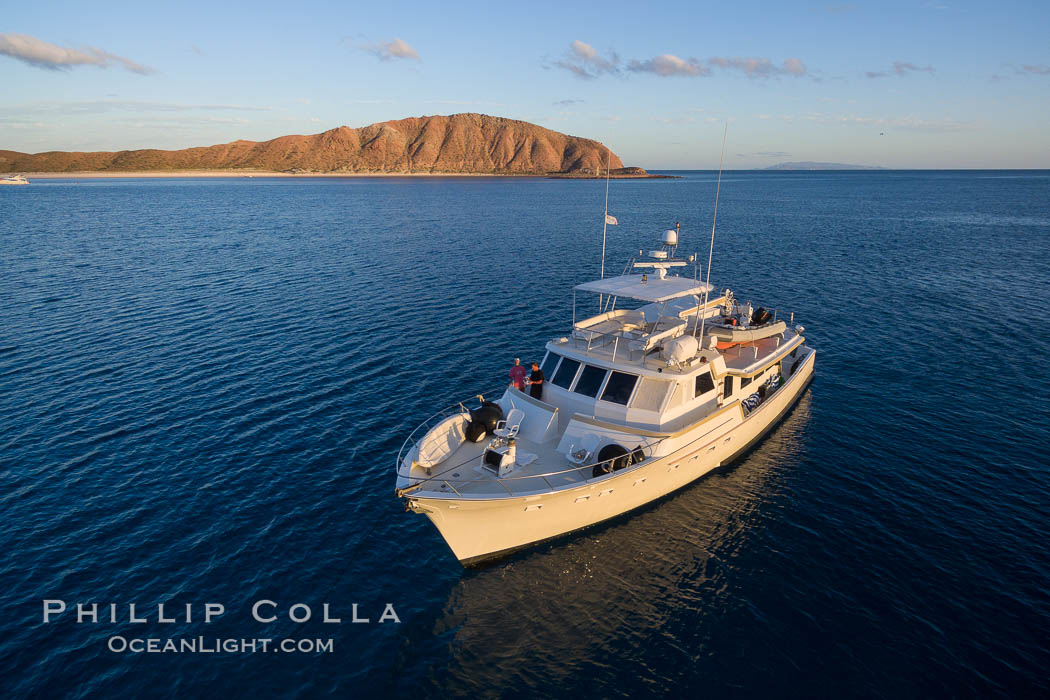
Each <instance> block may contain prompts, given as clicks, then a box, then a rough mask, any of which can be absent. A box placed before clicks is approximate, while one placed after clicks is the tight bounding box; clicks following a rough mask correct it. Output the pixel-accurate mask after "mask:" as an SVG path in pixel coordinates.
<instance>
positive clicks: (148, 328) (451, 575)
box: [0, 171, 1050, 698]
mask: <svg viewBox="0 0 1050 700" xmlns="http://www.w3.org/2000/svg"><path fill="white" fill-rule="evenodd" d="M679 174H680V175H683V177H682V178H681V179H675V180H652V181H617V182H614V183H612V187H611V192H610V199H609V210H610V213H612V214H614V215H615V216H617V217H618V218H619V221H620V225H619V226H616V227H610V231H609V251H610V252H609V257H608V260H609V264H608V269H609V270H611V271H612V272H614V273H616V274H618V273H619V272H620V270H621V269H622V265H623V263H624V261H625V260H626V258H627V257H628V256H629V255H630V254H632V252H635V253H636V252H637V250H638V249H639V248H643V247H645V248H648V247H651V246H652V245H653V244H654V243H655V242H656V240H657V236H658V235H659V233H660V232H661V231H662V230H663V229H666V228H668V227H669V226H671V225H673V224H674V222H676V221H681V223H682V236H681V237H682V249H683V250H685V251H688V252H692V251H698V252H701V253H702V255H703V256H704V257H706V250H707V247H706V246H707V239H708V236H709V235H710V227H711V213H712V205H713V201H714V190H715V175H714V174H713V173H709V172H688V173H679ZM603 198H604V183H601V182H595V181H564V180H545V179H497V178H447V179H446V178H425V179H423V178H420V179H400V178H382V179H380V178H376V179H365V178H359V179H294V180H293V179H207V180H206V179H183V180H178V179H176V180H94V181H81V182H74V181H72V180H52V181H44V180H41V181H37V182H34V183H33V184H32V185H31V186H29V187H21V188H15V187H7V188H0V552H2V553H3V567H2V569H0V688H2V691H0V695H2V696H3V697H19V696H30V695H38V696H47V697H58V696H72V697H124V696H130V695H147V696H168V697H176V696H178V697H182V696H201V695H204V696H210V697H220V696H221V697H225V698H232V697H246V696H254V697H263V696H269V695H279V696H283V697H327V696H332V697H341V696H355V697H356V696H377V697H378V696H382V697H389V696H392V695H395V694H396V695H403V696H413V697H416V696H424V697H425V696H437V695H443V694H448V693H458V694H465V695H468V696H476V695H481V696H490V695H495V694H505V695H521V694H526V693H538V694H542V695H548V696H551V695H556V696H566V695H576V696H578V697H602V696H605V697H608V696H618V697H637V696H639V695H643V694H649V693H662V694H663V693H666V694H674V695H676V696H687V697H689V696H692V697H696V696H710V697H724V696H727V695H731V696H759V695H763V696H769V695H772V696H797V697H812V696H830V697H842V696H866V697H894V698H896V697H900V696H907V697H930V696H933V697H949V696H951V697H972V696H989V695H1001V696H1013V697H1022V696H1034V695H1042V696H1044V697H1045V696H1046V694H1047V693H1050V680H1048V672H1047V668H1048V667H1050V633H1048V630H1050V468H1048V464H1050V459H1048V458H1047V443H1048V437H1050V436H1048V428H1047V426H1048V425H1050V410H1048V398H1047V397H1048V396H1050V371H1048V369H1047V363H1048V358H1050V318H1048V311H1050V174H1048V173H1047V172H1045V171H1044V172H892V171H880V172H839V173H827V172H825V173H771V172H731V173H727V174H725V176H724V177H723V180H722V193H721V201H720V203H719V218H718V242H717V246H716V249H715V256H714V266H713V274H712V281H713V282H714V283H715V284H716V285H717V286H718V287H726V286H728V287H731V288H732V289H733V290H734V291H735V292H736V294H737V296H738V298H741V299H751V300H754V301H755V302H756V303H759V304H763V305H766V306H773V307H776V308H777V309H781V310H784V311H788V312H790V311H794V312H795V320H796V323H802V324H804V325H805V326H806V328H807V332H806V335H807V336H808V337H809V338H810V341H811V344H812V345H813V346H814V347H816V348H817V349H818V350H819V355H818V359H817V376H816V380H815V381H814V382H813V384H812V386H811V388H810V389H809V390H808V391H807V392H806V394H805V395H804V397H803V398H802V400H801V402H800V403H799V404H798V406H797V407H796V408H795V410H794V411H793V412H792V413H791V414H790V415H789V416H788V417H787V418H786V419H785V420H784V422H783V423H782V424H780V426H779V427H778V428H777V429H776V430H775V431H774V432H773V433H772V434H771V435H770V436H769V437H768V438H767V439H766V440H765V441H764V442H763V443H761V444H760V445H759V446H758V447H757V449H755V450H754V451H753V452H752V453H751V454H750V455H748V456H747V457H746V458H744V459H742V460H741V461H739V462H737V463H736V464H735V465H733V466H731V467H728V468H725V469H723V470H721V471H719V472H717V473H715V474H712V475H710V476H709V477H707V478H704V479H702V480H700V481H699V482H697V483H695V484H693V485H692V486H691V487H689V488H687V489H685V490H683V491H681V492H679V493H677V494H675V495H673V496H671V497H669V498H668V499H666V500H664V501H662V502H661V503H659V504H656V505H654V506H651V507H649V508H647V509H645V510H643V511H642V512H638V513H636V514H634V515H632V516H630V517H627V518H623V519H620V520H616V521H614V522H612V523H610V524H607V525H604V526H601V527H598V528H596V529H592V530H589V531H585V532H583V533H581V534H578V535H576V536H572V537H570V538H568V539H566V540H563V541H559V542H555V543H552V544H548V545H544V546H541V547H538V548H535V549H533V550H530V551H527V552H524V553H521V554H518V555H515V556H514V557H512V558H510V559H509V560H506V561H503V562H501V563H498V564H496V565H494V566H490V567H488V568H485V569H481V570H469V571H467V570H463V569H462V568H461V567H460V565H459V564H458V563H457V562H456V561H455V559H454V558H453V557H452V556H451V554H450V552H449V551H448V549H447V547H446V546H445V544H444V542H443V541H442V540H441V538H440V537H439V535H438V534H437V532H436V531H435V530H434V529H433V528H432V527H431V526H430V524H429V522H428V521H426V520H425V519H424V518H422V517H421V516H416V515H412V514H407V513H404V512H403V511H402V508H401V505H400V504H399V502H398V501H397V499H395V497H394V493H393V491H394V458H395V456H396V454H397V451H398V448H399V447H400V445H401V441H402V440H403V439H404V437H405V435H406V433H407V431H409V430H410V429H411V428H412V427H414V426H415V424H416V423H417V422H418V421H420V420H421V419H422V418H424V417H426V416H427V415H429V414H430V413H432V412H434V411H435V410H437V408H439V407H443V406H445V405H448V404H450V403H452V402H454V401H456V400H459V399H463V398H465V397H469V396H472V395H473V394H474V393H476V392H477V391H482V390H485V389H489V388H491V387H493V386H499V385H500V384H502V382H504V381H505V380H506V371H507V369H508V367H509V365H510V363H511V361H512V360H513V358H514V357H516V356H519V357H521V358H522V359H523V361H528V360H531V359H535V358H539V357H541V353H542V350H543V344H544V342H545V341H546V340H547V339H548V338H550V337H553V336H557V335H562V334H563V333H564V332H565V330H566V328H567V327H568V324H569V321H570V317H571V301H572V294H571V288H572V286H573V285H574V284H578V283H580V282H583V281H586V280H588V279H591V278H593V277H595V276H596V275H597V273H598V264H599V251H600V245H601V215H602V211H601V209H602V202H603ZM45 599H59V600H63V601H65V603H66V605H67V606H68V608H69V610H68V611H67V612H66V613H64V614H62V615H59V616H57V617H56V618H55V619H53V620H52V622H50V623H49V624H44V623H43V621H42V619H43V615H42V610H43V601H44V600H45ZM259 600H271V601H273V602H274V603H275V604H276V606H275V608H269V607H266V608H264V610H263V612H264V613H267V612H269V611H270V610H271V609H273V610H275V612H276V614H277V615H278V619H277V621H275V622H273V623H270V624H261V623H258V622H256V621H254V620H253V619H252V617H251V607H252V604H253V603H254V602H255V601H259ZM77 603H83V604H90V603H99V604H100V608H101V610H100V618H102V620H100V622H98V623H94V624H93V623H91V622H88V621H84V622H82V623H79V624H78V623H77V622H76V616H75V612H74V610H75V605H76V604H77ZM110 603H116V604H118V609H117V610H118V611H117V617H118V621H117V622H116V623H111V622H108V621H105V620H106V619H107V618H108V614H109V608H108V605H109V604H110ZM129 603H135V604H136V606H137V612H138V614H140V615H142V614H145V616H146V617H147V619H148V622H146V623H132V622H130V621H129V611H128V608H127V605H128V604H129ZM158 603H165V604H166V608H167V614H169V615H170V614H172V612H174V613H176V614H177V616H178V619H177V621H176V622H174V623H168V624H161V623H158V622H157V619H156V618H157V610H156V605H157V604H158ZM206 603H219V604H222V605H223V606H224V607H225V611H226V612H225V614H223V615H221V616H219V617H217V618H216V619H214V620H213V621H212V622H210V623H207V624H206V623H204V621H203V617H204V605H205V604H206ZM299 603H301V604H305V605H308V606H310V609H311V612H312V618H311V619H310V620H309V621H308V622H304V623H301V624H299V623H295V622H293V621H291V620H290V619H289V616H288V613H289V608H290V607H291V606H293V605H295V604H299ZM325 603H327V604H329V608H330V617H338V618H341V620H342V624H330V623H329V624H326V623H324V622H322V620H321V618H322V606H323V605H324V604H325ZM386 603H391V604H392V605H393V608H394V610H395V612H396V615H397V616H398V617H399V619H400V621H401V622H400V624H398V623H394V622H384V623H383V624H379V622H378V619H379V617H380V615H381V613H382V612H383V609H384V606H385V604H386ZM187 604H189V605H190V606H191V611H192V618H191V621H190V622H186V621H185V619H184V618H185V612H184V608H185V606H186V605H187ZM354 604H357V606H358V607H357V615H358V617H359V618H368V619H370V621H371V622H370V623H368V624H364V623H358V624H355V623H353V622H351V619H352V617H353V607H352V606H353V605H354ZM293 612H294V613H295V614H296V615H297V616H299V617H301V616H302V615H303V612H304V610H303V608H296V609H295V611H293ZM113 637H123V638H124V639H125V640H132V639H146V638H157V639H159V640H161V641H162V642H163V640H165V639H169V638H171V639H176V640H178V639H189V638H198V637H203V638H204V642H205V646H207V644H208V643H210V641H209V640H211V641H214V640H215V639H236V640H240V639H251V638H272V639H274V640H278V639H292V640H299V641H302V640H307V641H309V640H322V642H324V641H325V640H331V643H332V649H331V651H322V652H316V651H315V652H312V653H285V652H271V653H262V652H256V653H240V652H234V653H231V652H219V653H210V654H208V653H171V652H169V653H132V652H130V651H111V650H110V648H109V647H110V645H111V644H112V642H111V639H112V638H113Z"/></svg>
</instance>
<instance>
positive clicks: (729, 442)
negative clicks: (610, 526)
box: [406, 351, 815, 566]
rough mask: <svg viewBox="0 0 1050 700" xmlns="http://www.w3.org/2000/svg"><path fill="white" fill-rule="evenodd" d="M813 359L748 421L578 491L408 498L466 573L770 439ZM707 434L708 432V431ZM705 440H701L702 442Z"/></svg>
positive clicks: (726, 424)
mask: <svg viewBox="0 0 1050 700" xmlns="http://www.w3.org/2000/svg"><path fill="white" fill-rule="evenodd" d="M814 362H815V353H814V352H813V351H810V353H809V355H808V356H807V357H806V358H805V359H804V360H803V361H802V362H801V363H800V364H799V366H798V367H797V368H796V369H795V372H794V373H793V374H792V375H791V377H789V378H788V379H787V381H786V382H785V384H784V386H783V387H781V389H780V390H779V391H777V392H776V393H775V394H773V395H772V396H770V398H769V399H767V400H766V401H765V402H763V403H762V405H761V406H759V407H758V408H757V409H755V410H754V411H753V412H752V413H751V414H750V415H748V416H747V417H746V418H745V416H744V412H743V409H742V408H739V409H737V408H734V409H733V410H731V411H729V414H730V415H731V417H732V420H731V421H720V426H719V428H717V429H716V430H714V431H711V430H710V429H709V428H707V427H705V426H704V425H703V424H698V425H697V427H696V431H695V432H694V431H690V432H687V433H685V434H683V435H681V436H680V437H678V443H679V444H680V447H678V448H676V449H675V450H674V451H673V452H671V453H669V454H667V455H666V456H663V457H658V458H655V459H653V460H651V461H648V462H645V463H642V464H640V465H638V466H637V467H633V468H629V469H625V470H622V471H619V472H613V473H612V474H610V475H608V476H607V477H604V478H600V479H595V480H592V481H589V482H587V483H585V484H581V485H580V486H577V487H573V488H569V489H564V490H558V491H553V492H548V493H542V494H535V495H527V496H517V497H504V498H434V497H428V496H406V500H407V502H408V507H409V509H410V510H414V511H417V512H420V513H423V514H424V515H426V516H427V517H428V518H430V520H431V522H433V523H434V526H435V527H437V529H438V531H439V532H440V533H441V535H442V537H444V539H445V541H446V542H447V543H448V545H449V547H450V548H451V549H452V552H453V554H454V555H455V556H456V558H457V559H459V561H460V563H462V564H463V565H464V566H472V565H476V564H478V563H481V562H484V561H487V560H491V559H495V558H499V557H501V556H504V555H506V554H509V553H510V552H512V551H514V550H517V549H521V548H523V547H527V546H530V545H534V544H536V543H539V542H542V541H544V540H549V539H552V538H555V537H559V536H561V535H565V534H568V533H570V532H574V531H576V530H580V529H583V528H586V527H589V526H591V525H595V524H598V523H600V522H603V521H605V520H609V519H610V518H615V517H616V516H619V515H622V514H624V513H627V512H630V511H632V510H634V509H636V508H640V507H641V506H644V505H646V504H647V503H651V502H652V501H655V500H657V499H659V498H661V497H663V496H666V495H667V494H669V493H671V492H673V491H676V490H677V489H680V488H682V487H683V486H685V485H687V484H689V483H691V482H693V481H695V480H696V479H699V478H700V477H702V476H704V475H705V474H707V473H708V472H710V471H711V470H713V469H715V468H717V467H719V466H721V465H723V464H726V463H728V462H731V461H732V460H733V459H734V458H736V457H738V456H740V455H741V454H743V453H744V452H745V451H747V450H748V449H749V448H750V447H751V446H752V445H754V444H755V443H756V442H757V441H758V440H760V439H761V438H762V437H764V436H765V434H766V433H768V432H769V430H770V429H772V428H773V426H775V425H776V424H777V423H778V422H779V421H780V419H781V418H782V417H783V416H784V415H785V414H786V413H787V412H788V411H789V410H790V409H791V408H792V407H793V406H794V405H795V403H796V402H797V401H798V399H799V397H800V396H801V395H802V393H803V391H804V390H805V388H806V386H807V385H808V384H809V382H810V381H811V379H812V377H813V366H814ZM705 430H706V432H705ZM698 438H699V439H698Z"/></svg>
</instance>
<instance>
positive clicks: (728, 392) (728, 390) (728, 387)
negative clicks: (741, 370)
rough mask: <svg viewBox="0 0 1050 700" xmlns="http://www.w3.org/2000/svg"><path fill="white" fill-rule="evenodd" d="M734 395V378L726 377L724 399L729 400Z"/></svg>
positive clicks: (723, 391) (723, 390)
mask: <svg viewBox="0 0 1050 700" xmlns="http://www.w3.org/2000/svg"><path fill="white" fill-rule="evenodd" d="M732 395H733V378H732V377H726V379H725V382H723V384H722V398H725V399H728V398H729V397H730V396H732Z"/></svg>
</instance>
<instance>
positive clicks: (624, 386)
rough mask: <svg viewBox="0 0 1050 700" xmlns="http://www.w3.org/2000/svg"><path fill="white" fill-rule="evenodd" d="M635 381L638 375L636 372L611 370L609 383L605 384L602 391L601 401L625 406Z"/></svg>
mask: <svg viewBox="0 0 1050 700" xmlns="http://www.w3.org/2000/svg"><path fill="white" fill-rule="evenodd" d="M637 382H638V375H636V374H624V373H623V372H612V373H611V374H610V375H609V383H608V384H606V385H605V391H603V392H602V401H608V402H610V403H618V404H621V405H623V406H626V405H627V401H628V400H629V399H630V398H631V392H632V391H634V385H635V384H636V383H637Z"/></svg>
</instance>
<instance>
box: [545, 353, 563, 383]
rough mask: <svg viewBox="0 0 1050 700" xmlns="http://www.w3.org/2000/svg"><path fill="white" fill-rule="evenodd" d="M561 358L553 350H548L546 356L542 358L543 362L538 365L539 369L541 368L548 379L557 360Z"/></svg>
mask: <svg viewBox="0 0 1050 700" xmlns="http://www.w3.org/2000/svg"><path fill="white" fill-rule="evenodd" d="M560 359H561V355H558V354H556V353H553V352H548V353H547V357H545V358H543V364H542V365H540V369H542V370H543V376H544V377H546V378H547V379H550V378H552V377H553V376H554V368H555V367H557V366H558V360H560Z"/></svg>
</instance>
